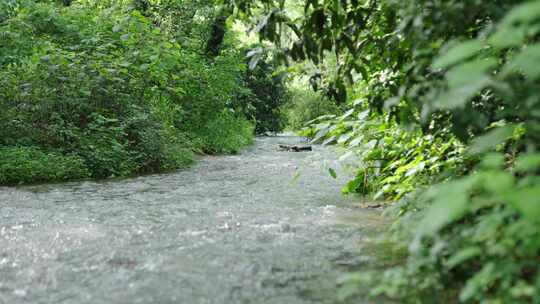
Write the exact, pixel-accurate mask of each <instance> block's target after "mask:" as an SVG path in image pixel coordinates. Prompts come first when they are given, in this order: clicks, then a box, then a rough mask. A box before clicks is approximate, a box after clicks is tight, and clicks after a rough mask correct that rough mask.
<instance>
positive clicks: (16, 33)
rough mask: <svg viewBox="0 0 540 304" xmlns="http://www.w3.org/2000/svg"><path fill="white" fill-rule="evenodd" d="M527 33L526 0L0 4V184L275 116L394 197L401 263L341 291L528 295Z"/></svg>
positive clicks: (83, 170)
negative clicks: (248, 33)
mask: <svg viewBox="0 0 540 304" xmlns="http://www.w3.org/2000/svg"><path fill="white" fill-rule="evenodd" d="M235 18H236V20H240V21H243V22H244V23H246V24H251V25H252V27H253V31H255V32H257V33H258V34H259V36H260V38H261V41H260V43H259V44H255V45H253V44H249V45H246V44H244V43H242V42H241V41H240V40H241V39H239V37H238V33H235V32H234V31H231V28H232V22H233V19H235ZM539 38H540V1H538V0H529V1H524V0H494V1H481V0H419V1H398V0H305V1H285V0H259V1H248V0H234V1H233V0H230V1H212V0H161V1H157V0H156V1H153V0H133V1H131V0H129V1H128V0H125V1H97V0H79V1H52V0H51V1H45V0H44V1H37V0H35V1H32V0H4V1H2V2H1V3H0V41H1V43H0V107H1V108H2V111H1V112H0V184H16V183H28V182H42V181H54V180H68V179H78V178H89V177H91V178H107V177H119V176H128V175H132V174H136V173H152V172H161V171H166V170H173V169H177V168H181V167H183V166H185V165H187V164H189V163H190V162H191V161H192V160H193V155H194V154H198V153H199V154H202V153H234V152H236V151H238V150H239V149H240V148H241V147H242V146H244V145H246V144H248V143H249V142H250V140H251V138H252V135H253V133H254V132H257V133H264V132H276V131H279V130H281V129H283V128H284V127H285V125H286V124H287V125H288V127H290V128H293V129H301V132H302V133H303V134H305V135H308V136H310V137H312V139H313V141H314V142H321V143H324V144H336V145H338V146H340V147H341V148H342V149H343V150H344V153H343V155H342V157H341V159H342V160H343V161H344V162H347V164H349V165H350V166H351V167H352V168H353V171H354V178H352V179H351V180H350V181H349V182H348V183H347V184H346V185H344V187H343V192H344V193H346V194H361V195H364V196H366V197H368V198H370V199H374V200H380V201H387V202H392V207H390V208H389V209H388V210H389V213H390V214H391V215H392V216H393V217H394V219H395V223H394V225H392V227H391V228H390V231H389V235H388V239H390V240H391V241H392V244H393V250H395V252H396V253H397V255H401V256H402V257H403V259H402V261H399V263H395V261H382V263H381V265H382V267H384V271H381V270H379V269H377V270H376V271H373V272H364V273H353V274H351V275H350V276H348V277H347V278H344V280H343V286H342V289H341V290H340V296H341V298H343V299H344V300H346V299H348V298H351V297H352V296H353V295H354V294H355V293H357V292H359V291H360V290H362V286H371V288H370V289H369V292H370V293H371V294H372V295H374V296H379V295H383V296H387V297H390V298H393V299H397V300H398V301H400V302H410V303H439V302H443V301H444V302H450V303H453V302H462V303H477V302H483V303H537V302H538V301H539V300H538V299H539V298H540V267H539V265H538V260H539V258H540V222H539V221H540V205H539V202H538V197H540V176H539V173H540V153H539V152H538V149H539V148H540V146H539V145H540V138H539V136H540V135H539V134H540V122H539V120H540V93H539V92H540V42H539ZM278 63H279V64H281V65H282V67H281V68H277V64H278ZM286 80H293V81H290V82H289V84H288V85H287V83H286ZM308 85H310V86H311V87H313V89H315V91H314V92H308V91H306V87H307V86H308ZM330 174H331V175H335V174H336V172H335V171H334V170H332V169H330ZM389 204H390V203H389ZM394 264H398V266H388V265H394ZM366 284H367V285H366Z"/></svg>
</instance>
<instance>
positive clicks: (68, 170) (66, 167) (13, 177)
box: [0, 146, 90, 184]
mask: <svg viewBox="0 0 540 304" xmlns="http://www.w3.org/2000/svg"><path fill="white" fill-rule="evenodd" d="M89 176H90V172H89V171H88V168H87V167H86V166H85V164H84V161H83V160H82V159H80V158H79V157H77V156H74V155H62V154H59V153H55V152H46V151H43V150H41V149H39V148H38V147H22V146H19V147H0V184H19V183H39V182H46V181H65V180H69V179H80V178H87V177H89Z"/></svg>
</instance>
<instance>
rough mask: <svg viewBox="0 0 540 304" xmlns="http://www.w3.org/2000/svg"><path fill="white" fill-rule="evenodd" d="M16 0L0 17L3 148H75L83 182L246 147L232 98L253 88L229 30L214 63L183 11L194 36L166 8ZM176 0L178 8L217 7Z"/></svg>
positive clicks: (198, 26)
mask: <svg viewBox="0 0 540 304" xmlns="http://www.w3.org/2000/svg"><path fill="white" fill-rule="evenodd" d="M13 3H14V5H11V6H9V8H10V10H9V14H5V16H7V17H6V20H5V21H4V22H3V23H0V33H1V34H0V35H1V36H2V44H1V45H0V54H1V55H0V67H1V71H0V86H1V87H2V90H1V91H0V106H1V107H2V109H3V111H2V112H1V113H0V145H3V146H7V147H14V146H29V147H39V148H40V149H43V150H45V151H49V150H53V151H57V152H58V153H60V154H62V155H76V156H77V157H79V158H80V159H82V161H83V162H84V164H85V167H86V168H88V170H89V172H90V175H91V177H94V178H107V177H112V176H116V177H118V176H129V175H132V174H136V173H151V172H161V171H166V170H173V169H177V168H181V167H183V166H186V165H187V164H189V163H190V162H191V161H192V158H193V152H194V151H196V152H200V151H205V152H213V153H221V152H226V153H228V152H235V151H238V150H239V149H240V148H241V147H242V146H244V145H246V144H248V143H249V142H250V140H251V137H252V127H251V125H250V123H249V122H248V119H247V118H246V117H244V116H243V113H242V109H241V107H240V105H238V102H236V100H237V97H238V94H239V93H238V92H239V91H245V90H249V88H247V87H246V86H245V84H244V78H243V77H244V73H245V71H246V67H245V63H244V58H243V56H242V53H241V52H240V51H239V50H236V49H235V48H234V46H235V45H236V41H235V40H234V37H233V36H232V35H227V36H226V41H225V44H224V45H223V50H222V52H221V54H220V55H219V56H217V57H216V58H214V59H212V60H211V61H210V60H209V59H208V58H207V57H206V56H205V55H204V54H200V53H199V52H198V51H197V49H196V48H193V46H194V45H196V44H199V45H200V43H202V42H203V39H204V32H205V29H206V27H207V26H206V24H204V23H201V21H200V20H199V19H197V20H192V19H189V18H187V17H185V18H184V19H182V22H184V23H185V25H188V23H189V22H192V23H191V24H189V25H190V26H191V27H192V31H190V32H185V31H184V30H185V28H182V29H179V28H178V27H177V26H176V25H175V24H172V23H170V22H168V20H169V18H171V17H172V16H177V15H178V16H180V15H182V14H184V13H187V11H182V12H177V13H174V12H173V11H172V9H174V7H176V6H174V5H173V3H168V2H164V3H163V4H160V5H162V6H160V5H158V4H156V5H153V6H152V9H151V10H149V11H144V12H139V11H137V10H134V9H133V7H132V6H130V5H126V4H122V3H114V2H111V3H109V2H95V1H80V2H76V4H73V5H71V6H69V7H63V6H61V5H57V4H56V3H54V2H43V3H36V2H33V1H26V2H25V1H16V2H13ZM183 3H184V4H186V6H183V7H176V9H178V10H181V9H184V8H186V7H188V6H189V7H190V11H191V12H193V13H194V14H202V15H205V14H206V15H210V14H211V13H212V11H213V7H212V6H210V5H211V3H206V2H203V1H193V2H189V1H183ZM15 4H16V5H15ZM188 4H189V5H188ZM4 6H5V5H4ZM168 9H171V10H168ZM4 11H7V10H4ZM182 16H183V15H182ZM190 20H191V21H190ZM201 20H204V18H203V19H201ZM74 177H75V178H77V177H76V176H74ZM52 179H55V178H52ZM21 181H24V180H21Z"/></svg>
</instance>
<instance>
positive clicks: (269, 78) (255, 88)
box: [241, 46, 290, 134]
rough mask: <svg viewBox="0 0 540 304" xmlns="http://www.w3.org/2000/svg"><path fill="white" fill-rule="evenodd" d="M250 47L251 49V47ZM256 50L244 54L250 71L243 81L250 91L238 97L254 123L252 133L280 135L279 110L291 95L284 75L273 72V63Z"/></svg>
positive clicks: (281, 115)
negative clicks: (276, 133)
mask: <svg viewBox="0 0 540 304" xmlns="http://www.w3.org/2000/svg"><path fill="white" fill-rule="evenodd" d="M250 48H254V46H251V47H250ZM259 50H260V48H259V49H255V50H254V51H250V52H247V54H246V55H247V56H246V57H247V59H248V60H249V69H248V70H247V71H246V75H245V81H246V86H247V88H249V90H248V91H247V92H246V94H245V96H241V99H242V102H243V103H244V105H245V106H244V111H245V113H246V115H247V116H248V117H252V119H253V120H254V121H255V132H256V133H257V134H263V133H266V132H279V131H281V130H283V128H284V118H283V113H282V111H281V107H282V106H283V105H285V104H286V103H288V102H289V100H290V95H289V92H288V89H287V87H286V84H285V75H283V73H282V74H281V75H279V74H277V73H276V66H275V64H274V63H273V62H272V61H271V60H270V58H268V55H266V54H262V53H260V52H259Z"/></svg>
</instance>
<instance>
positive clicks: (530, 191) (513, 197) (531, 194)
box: [506, 187, 540, 221]
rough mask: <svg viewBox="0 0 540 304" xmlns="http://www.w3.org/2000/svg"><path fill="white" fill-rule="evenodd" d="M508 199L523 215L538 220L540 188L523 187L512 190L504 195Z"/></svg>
mask: <svg viewBox="0 0 540 304" xmlns="http://www.w3.org/2000/svg"><path fill="white" fill-rule="evenodd" d="M506 198H507V199H508V201H509V202H510V203H511V204H512V206H514V208H516V209H517V210H518V211H519V212H520V213H521V215H522V216H523V217H525V218H527V219H530V220H533V221H538V220H540V200H539V198H540V188H538V187H535V188H525V189H520V190H516V191H513V192H511V193H509V194H507V195H506Z"/></svg>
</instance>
